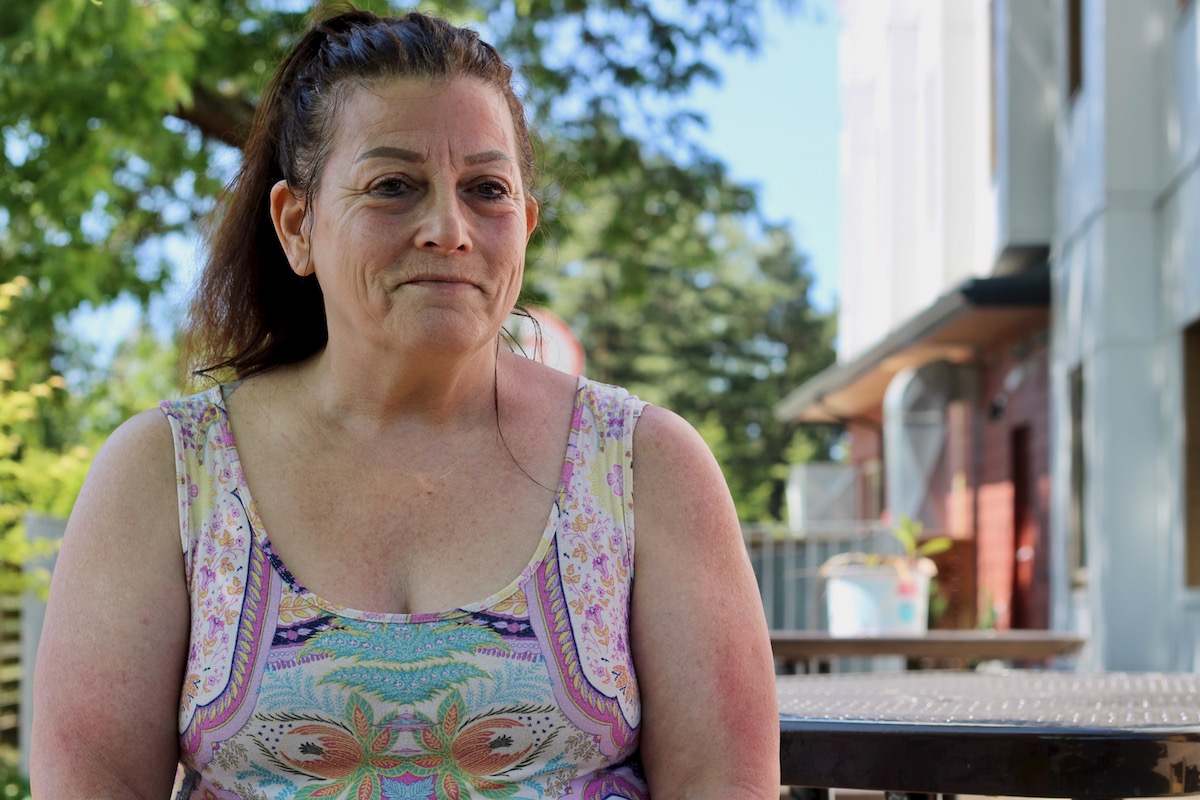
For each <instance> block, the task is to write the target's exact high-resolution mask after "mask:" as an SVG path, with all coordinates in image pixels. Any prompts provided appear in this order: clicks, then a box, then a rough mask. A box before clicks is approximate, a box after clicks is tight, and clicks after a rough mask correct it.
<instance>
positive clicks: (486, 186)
mask: <svg viewBox="0 0 1200 800" xmlns="http://www.w3.org/2000/svg"><path fill="white" fill-rule="evenodd" d="M475 193H476V194H478V195H479V196H480V197H482V198H483V199H485V200H502V199H504V198H505V197H508V196H509V195H510V194H511V192H510V191H509V189H508V187H507V186H505V185H504V184H503V183H501V182H500V181H484V182H483V183H480V184H476V186H475Z"/></svg>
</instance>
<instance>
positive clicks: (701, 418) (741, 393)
mask: <svg viewBox="0 0 1200 800" xmlns="http://www.w3.org/2000/svg"><path fill="white" fill-rule="evenodd" d="M621 180H622V178H620V177H613V178H607V179H605V180H600V181H596V182H594V184H593V189H594V190H595V191H596V194H597V199H596V200H595V202H594V203H593V204H592V205H591V209H590V210H591V214H590V218H589V219H590V223H591V224H594V225H596V226H597V227H600V228H604V226H605V225H606V220H605V219H604V217H605V215H607V214H615V213H620V212H619V211H618V210H617V209H618V208H619V204H618V203H616V202H614V201H612V200H611V199H610V198H612V197H613V196H614V195H617V196H619V195H620V194H621V187H620V186H619V184H620V182H621ZM669 192H670V190H667V193H668V196H660V197H657V198H655V199H654V200H653V202H654V203H655V205H653V206H652V207H650V208H648V209H647V210H646V213H645V216H647V217H650V218H654V217H656V216H657V217H661V221H660V225H661V226H662V230H661V231H659V232H658V234H657V235H655V236H650V237H647V238H645V239H636V238H634V239H625V238H621V239H613V240H607V239H605V238H604V237H602V236H601V237H590V236H583V237H581V238H580V239H579V240H578V242H576V243H575V245H576V246H574V247H572V248H571V249H570V250H569V251H567V252H564V253H563V257H564V260H566V262H567V266H566V269H565V270H564V276H563V277H562V278H561V279H560V280H558V281H557V282H556V283H555V291H554V292H553V296H554V298H555V303H554V308H555V309H556V310H557V311H558V312H559V313H561V314H562V315H563V316H564V317H565V318H566V319H567V320H568V322H569V323H570V324H571V325H572V327H573V329H574V330H575V331H577V332H578V334H579V336H580V340H581V342H582V343H583V345H584V350H585V352H586V354H587V365H588V373H589V374H590V375H591V376H592V377H594V378H597V379H600V380H604V381H607V382H610V383H617V384H621V385H624V386H627V387H629V388H630V389H631V390H632V391H634V392H636V393H637V394H639V395H640V396H641V397H642V398H643V399H645V400H649V401H651V402H656V403H661V404H663V405H665V406H667V407H670V408H671V409H673V410H675V411H676V412H678V413H679V414H681V415H682V416H684V417H685V418H687V419H688V420H689V421H690V422H692V423H693V424H694V425H696V426H697V428H698V429H699V430H700V432H701V433H702V434H703V435H704V437H705V440H706V441H707V442H708V444H709V446H710V447H712V448H713V451H714V453H715V454H716V456H717V458H718V460H719V461H720V463H721V465H722V467H723V469H724V471H725V476H726V479H727V481H728V482H729V485H730V489H731V491H732V493H733V496H734V501H735V502H736V504H737V506H738V512H739V515H740V517H741V518H742V519H743V520H748V521H749V520H767V519H778V518H780V517H781V516H782V512H783V502H784V495H783V490H784V483H785V481H786V478H787V466H788V464H789V463H791V462H792V461H794V460H806V459H808V458H813V457H820V456H827V455H828V452H829V448H830V446H831V444H832V442H833V437H834V435H835V434H836V431H835V430H834V429H832V428H817V429H811V428H810V429H801V428H798V427H796V426H794V425H791V424H787V423H783V422H781V421H779V420H778V419H776V418H775V416H774V414H773V412H772V409H773V407H774V405H775V404H776V403H777V402H778V400H779V399H780V398H781V397H783V395H784V394H786V393H787V392H788V391H790V390H792V389H793V388H795V387H796V386H797V385H799V384H801V383H803V382H804V381H805V380H807V379H808V378H810V377H812V376H813V375H814V374H816V373H817V372H819V371H820V370H821V369H824V368H825V367H826V366H828V365H829V364H831V363H832V362H833V360H834V352H833V348H832V320H831V318H830V315H828V314H823V313H820V312H818V311H816V310H815V309H814V308H813V307H812V306H811V305H810V303H809V289H810V284H811V280H812V278H811V275H810V273H809V270H808V264H807V260H806V259H805V257H804V256H803V255H802V254H801V253H799V252H797V250H796V249H795V245H794V243H793V242H792V239H791V237H790V236H788V235H787V234H786V232H785V231H783V230H781V229H779V228H773V227H768V228H766V229H765V230H763V231H761V232H759V233H758V234H757V235H753V231H752V230H748V228H747V226H746V224H745V220H744V218H743V217H741V216H739V215H737V214H735V213H733V212H732V211H731V210H730V209H729V208H728V207H727V206H726V204H725V203H723V202H721V201H720V198H724V197H727V196H729V195H728V193H726V192H715V193H713V195H712V200H711V201H710V203H709V208H707V209H704V208H702V207H700V208H697V209H696V211H695V212H694V213H693V214H692V215H690V216H687V215H684V214H682V213H679V211H678V210H677V209H678V206H676V205H672V204H671V203H670V201H671V200H672V199H673V198H672V197H670V196H669ZM668 209H671V212H670V213H668V211H667V210H668ZM656 212H657V213H656ZM639 257H641V258H644V259H645V261H644V263H643V267H642V269H643V271H644V274H645V276H646V278H645V282H644V285H643V286H642V287H641V291H638V292H631V291H629V289H628V287H629V281H628V279H627V278H626V277H625V274H624V273H625V270H626V268H627V264H628V261H629V260H631V259H636V258H639Z"/></svg>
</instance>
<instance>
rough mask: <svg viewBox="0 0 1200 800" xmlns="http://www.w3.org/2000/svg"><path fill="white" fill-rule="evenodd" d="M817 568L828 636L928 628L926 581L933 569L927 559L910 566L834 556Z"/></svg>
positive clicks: (909, 632) (918, 631)
mask: <svg viewBox="0 0 1200 800" xmlns="http://www.w3.org/2000/svg"><path fill="white" fill-rule="evenodd" d="M859 558H861V556H860V557H859ZM822 572H823V573H824V574H825V597H826V606H827V608H828V612H829V634H830V636H879V635H895V634H900V635H920V634H922V633H925V631H926V630H927V629H928V626H929V579H930V577H932V575H934V574H935V573H936V568H934V566H933V562H931V561H929V560H928V559H922V560H921V561H919V562H918V563H917V564H916V565H914V566H910V565H909V564H908V563H906V562H901V561H899V560H897V561H890V562H885V563H883V564H866V563H854V561H853V560H851V559H846V558H841V557H839V558H837V559H834V560H831V561H830V563H828V564H826V566H825V567H824V568H822Z"/></svg>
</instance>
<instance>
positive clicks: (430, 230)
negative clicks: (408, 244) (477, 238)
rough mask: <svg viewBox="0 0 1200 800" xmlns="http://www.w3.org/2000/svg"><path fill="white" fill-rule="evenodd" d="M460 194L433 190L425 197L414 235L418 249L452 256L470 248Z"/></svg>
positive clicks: (448, 190) (447, 190)
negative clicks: (451, 254)
mask: <svg viewBox="0 0 1200 800" xmlns="http://www.w3.org/2000/svg"><path fill="white" fill-rule="evenodd" d="M461 203H462V201H461V200H460V199H459V197H458V193H457V192H455V191H453V190H450V189H446V190H442V189H434V190H431V191H430V192H429V194H428V195H427V196H426V198H425V203H424V204H423V205H424V208H423V209H422V211H423V213H422V214H421V220H420V222H419V223H418V225H417V230H416V232H415V244H416V246H417V248H418V249H421V250H427V251H429V252H433V253H443V254H450V253H455V252H467V251H469V250H470V249H471V240H470V235H469V232H468V230H467V220H466V218H465V216H464V214H465V210H464V209H463V207H462V205H461Z"/></svg>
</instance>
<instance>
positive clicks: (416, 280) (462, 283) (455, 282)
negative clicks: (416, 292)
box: [401, 274, 475, 289]
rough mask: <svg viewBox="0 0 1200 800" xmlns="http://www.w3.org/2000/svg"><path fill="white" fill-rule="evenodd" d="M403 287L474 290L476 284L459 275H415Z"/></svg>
mask: <svg viewBox="0 0 1200 800" xmlns="http://www.w3.org/2000/svg"><path fill="white" fill-rule="evenodd" d="M401 285H402V286H403V285H412V286H424V287H427V288H431V289H453V288H456V287H461V288H474V287H475V284H474V283H472V282H471V281H468V280H466V279H464V278H462V277H459V276H457V275H432V274H431V275H414V276H413V277H411V278H408V279H406V280H405V281H404V283H402V284H401Z"/></svg>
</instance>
